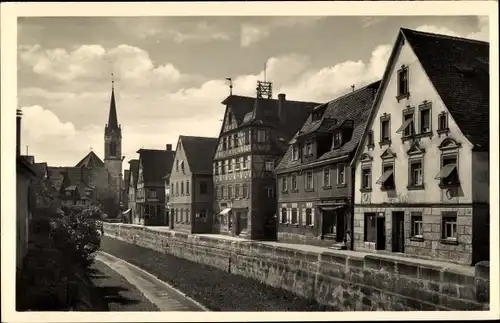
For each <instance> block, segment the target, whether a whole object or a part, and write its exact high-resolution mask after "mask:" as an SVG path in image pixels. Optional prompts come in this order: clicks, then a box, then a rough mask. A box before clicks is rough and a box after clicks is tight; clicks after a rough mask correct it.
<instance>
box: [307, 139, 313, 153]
mask: <svg viewBox="0 0 500 323" xmlns="http://www.w3.org/2000/svg"><path fill="white" fill-rule="evenodd" d="M312 147H313V145H312V142H308V143H306V147H305V149H306V156H310V155H312V153H313V149H312Z"/></svg>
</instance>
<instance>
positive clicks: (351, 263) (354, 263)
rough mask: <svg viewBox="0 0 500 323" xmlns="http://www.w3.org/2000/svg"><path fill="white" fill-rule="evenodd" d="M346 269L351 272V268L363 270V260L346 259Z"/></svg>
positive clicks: (351, 257)
mask: <svg viewBox="0 0 500 323" xmlns="http://www.w3.org/2000/svg"><path fill="white" fill-rule="evenodd" d="M347 267H348V268H349V269H350V270H351V269H352V268H361V269H362V268H364V259H363V258H358V257H353V256H350V257H349V258H347Z"/></svg>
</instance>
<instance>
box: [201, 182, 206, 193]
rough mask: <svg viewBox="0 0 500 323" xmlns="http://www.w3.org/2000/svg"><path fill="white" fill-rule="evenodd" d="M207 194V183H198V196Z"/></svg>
mask: <svg viewBox="0 0 500 323" xmlns="http://www.w3.org/2000/svg"><path fill="white" fill-rule="evenodd" d="M207 193H208V184H207V182H200V194H207Z"/></svg>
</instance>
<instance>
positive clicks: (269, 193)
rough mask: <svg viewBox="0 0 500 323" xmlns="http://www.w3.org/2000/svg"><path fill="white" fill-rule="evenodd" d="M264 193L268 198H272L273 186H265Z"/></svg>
mask: <svg viewBox="0 0 500 323" xmlns="http://www.w3.org/2000/svg"><path fill="white" fill-rule="evenodd" d="M266 194H267V197H268V198H270V199H272V198H274V188H272V187H267V188H266Z"/></svg>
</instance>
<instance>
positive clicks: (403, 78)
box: [397, 65, 410, 101]
mask: <svg viewBox="0 0 500 323" xmlns="http://www.w3.org/2000/svg"><path fill="white" fill-rule="evenodd" d="M409 96H410V91H409V73H408V66H404V65H403V66H401V69H400V70H399V71H398V95H397V99H398V101H399V100H401V99H403V98H408V97H409Z"/></svg>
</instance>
